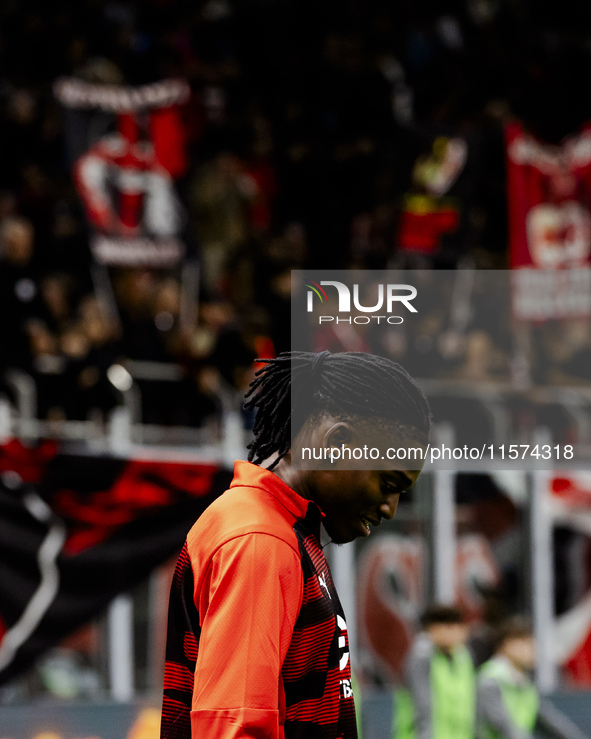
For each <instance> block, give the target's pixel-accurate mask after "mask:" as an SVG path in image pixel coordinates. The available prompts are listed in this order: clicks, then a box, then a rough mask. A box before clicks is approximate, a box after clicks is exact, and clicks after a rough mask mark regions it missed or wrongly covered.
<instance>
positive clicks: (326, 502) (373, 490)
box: [313, 470, 419, 544]
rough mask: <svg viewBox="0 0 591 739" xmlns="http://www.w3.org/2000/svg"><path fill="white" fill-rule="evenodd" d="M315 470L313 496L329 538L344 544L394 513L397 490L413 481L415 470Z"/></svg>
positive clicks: (416, 474) (363, 534)
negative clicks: (322, 514)
mask: <svg viewBox="0 0 591 739" xmlns="http://www.w3.org/2000/svg"><path fill="white" fill-rule="evenodd" d="M315 474H316V485H315V490H314V494H313V499H314V500H315V501H316V502H317V503H318V505H319V506H320V508H321V509H322V512H323V513H324V514H325V519H324V520H323V524H324V528H325V529H326V531H327V533H328V535H329V536H330V537H331V539H332V541H333V542H335V543H336V544H344V543H346V542H349V541H353V540H354V539H356V538H357V537H359V536H369V534H370V532H371V528H372V527H375V526H378V525H379V524H380V521H381V520H382V519H383V518H386V519H391V518H393V517H394V514H395V513H396V508H397V507H398V500H399V498H400V495H401V493H403V492H404V491H405V490H408V488H409V487H411V485H414V483H415V482H416V479H417V477H418V476H419V471H418V470H382V471H379V470H334V471H326V472H324V471H322V472H317V473H315Z"/></svg>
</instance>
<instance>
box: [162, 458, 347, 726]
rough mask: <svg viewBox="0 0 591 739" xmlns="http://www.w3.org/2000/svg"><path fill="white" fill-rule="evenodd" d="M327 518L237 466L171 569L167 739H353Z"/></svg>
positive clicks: (277, 483) (261, 474) (271, 478)
mask: <svg viewBox="0 0 591 739" xmlns="http://www.w3.org/2000/svg"><path fill="white" fill-rule="evenodd" d="M321 515H322V514H321V513H320V510H319V509H318V507H317V506H316V505H315V504H314V503H312V502H310V501H308V500H305V499H304V498H301V497H300V496H299V495H297V494H296V493H295V492H294V491H293V490H291V488H289V487H288V486H287V485H286V484H285V483H284V482H283V481H282V480H280V479H279V478H278V477H277V476H276V475H274V474H273V473H272V472H269V471H268V470H264V469H262V468H261V467H257V466H256V465H253V464H250V463H248V462H237V463H236V468H235V476H234V480H233V481H232V484H231V486H230V489H229V490H228V491H226V493H224V494H223V495H222V496H221V497H220V498H218V499H217V500H216V501H215V502H214V503H213V504H212V505H211V506H210V507H209V508H208V509H207V510H206V511H205V513H204V514H203V515H202V516H201V517H200V518H199V519H198V521H197V523H196V524H195V525H194V526H193V528H192V529H191V531H190V532H189V535H188V536H187V541H186V543H185V546H184V548H183V551H182V553H181V555H180V557H179V561H178V564H177V568H176V571H175V575H174V579H173V583H172V589H171V596H170V604H169V623H168V641H167V652H166V669H165V678H164V700H163V707H162V729H161V737H162V739H190V738H192V739H197V738H199V739H201V738H203V739H205V738H207V739H222V738H223V739H239V738H244V737H260V738H261V739H263V737H264V738H265V739H267V738H268V739H284V738H285V739H296V738H298V739H299V738H300V737H301V738H302V739H304V737H305V739H355V738H356V737H357V730H356V726H355V707H354V702H353V694H352V690H351V670H350V659H349V642H348V637H347V627H346V623H345V618H344V614H343V610H342V607H341V604H340V602H339V599H338V595H337V593H336V590H335V587H334V584H333V582H332V578H331V575H330V571H329V569H328V564H327V562H326V559H325V557H324V554H323V553H322V549H321V547H320V543H319V535H318V534H319V530H320V519H321Z"/></svg>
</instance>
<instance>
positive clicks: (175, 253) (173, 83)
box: [54, 78, 190, 267]
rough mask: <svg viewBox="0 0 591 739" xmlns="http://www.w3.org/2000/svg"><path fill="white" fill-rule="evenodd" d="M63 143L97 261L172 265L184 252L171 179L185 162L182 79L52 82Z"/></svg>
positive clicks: (182, 169) (186, 94)
mask: <svg viewBox="0 0 591 739" xmlns="http://www.w3.org/2000/svg"><path fill="white" fill-rule="evenodd" d="M54 91H55V95H56V97H57V98H58V100H59V101H60V102H61V103H62V105H63V106H64V110H65V121H66V126H65V129H66V148H67V152H68V158H69V160H70V165H71V167H72V174H73V177H74V181H75V183H76V187H77V189H78V193H79V195H80V197H81V199H82V202H83V204H84V209H85V211H86V215H87V218H88V221H89V224H90V227H91V230H92V236H91V242H90V245H91V249H92V253H93V256H94V258H95V259H96V261H98V262H99V263H101V264H107V265H120V266H138V267H171V266H173V265H175V264H177V263H178V262H179V260H180V259H181V258H182V256H183V254H184V245H183V242H182V238H181V232H182V229H183V225H184V215H183V209H182V207H181V204H180V201H179V198H178V197H177V194H176V188H175V180H176V179H177V178H179V177H181V176H182V175H183V174H184V172H185V170H186V167H187V157H186V151H185V149H186V146H185V141H186V138H187V137H186V127H185V124H184V118H183V106H184V105H185V104H186V103H187V101H188V99H189V97H190V88H189V85H188V84H187V83H186V82H184V81H183V80H162V81H161V82H157V83H154V84H151V85H144V86H141V87H127V86H123V85H104V84H95V83H89V82H85V81H83V80H80V79H75V78H65V79H59V80H58V81H57V82H56V83H55V88H54Z"/></svg>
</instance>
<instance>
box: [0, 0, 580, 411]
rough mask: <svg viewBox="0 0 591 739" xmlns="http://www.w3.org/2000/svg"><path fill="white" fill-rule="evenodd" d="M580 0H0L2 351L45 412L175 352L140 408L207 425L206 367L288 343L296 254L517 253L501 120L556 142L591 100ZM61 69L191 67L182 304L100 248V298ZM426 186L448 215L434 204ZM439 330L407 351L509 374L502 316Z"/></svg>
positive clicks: (101, 399)
mask: <svg viewBox="0 0 591 739" xmlns="http://www.w3.org/2000/svg"><path fill="white" fill-rule="evenodd" d="M588 15H589V11H588V10H587V9H586V8H585V7H584V6H581V5H580V4H578V3H575V2H574V1H573V2H567V3H564V4H562V10H561V15H560V16H557V15H556V13H555V12H554V11H553V10H552V9H551V7H550V4H549V3H545V4H542V5H540V4H539V3H536V4H534V3H531V2H527V1H526V0H521V1H520V2H517V3H509V2H505V1H504V0H455V1H454V2H451V1H450V2H447V3H445V6H444V7H443V6H441V5H440V4H439V3H435V2H421V3H419V4H417V3H412V2H403V3H396V4H394V5H393V4H391V3H386V2H380V1H376V2H371V3H361V2H356V1H355V0H354V1H352V2H349V3H346V4H345V5H343V4H342V3H336V2H329V1H327V2H324V3H311V2H285V3H281V4H275V3H271V2H267V1H266V0H252V1H251V2H245V3H238V2H232V0H207V1H205V2H204V1H201V2H186V1H185V0H147V1H146V2H142V3H137V2H132V1H131V0H130V1H127V2H126V1H125V0H83V1H82V2H79V3H77V4H76V6H75V7H72V5H71V4H70V3H69V2H66V1H65V0H61V1H60V0H58V1H57V2H54V3H51V4H50V5H48V4H45V3H41V2H35V1H34V0H26V1H24V2H18V3H17V2H7V3H4V4H3V5H2V8H1V9H0V60H1V65H0V68H1V69H2V73H1V75H0V132H1V138H0V243H1V253H0V305H1V306H2V309H3V311H2V315H3V316H10V320H3V321H2V325H1V327H0V347H1V353H0V363H1V368H2V369H4V370H5V369H7V368H10V367H15V366H16V367H19V368H21V369H24V370H25V371H26V372H28V373H30V374H31V375H33V376H34V378H35V380H36V382H37V385H38V393H39V414H40V416H41V417H50V418H51V417H55V418H60V417H67V418H77V417H80V418H84V417H86V416H87V415H88V413H90V412H91V411H92V409H95V408H98V409H102V411H106V410H108V409H109V408H111V407H112V406H113V405H114V404H115V403H116V402H117V393H116V391H115V390H114V388H113V387H112V385H111V384H110V383H109V382H108V380H107V379H106V370H107V369H108V367H109V366H110V365H111V364H112V363H113V362H115V361H124V360H126V359H136V360H152V361H172V362H177V363H179V364H181V365H182V367H183V368H184V374H185V380H184V382H183V383H182V384H181V385H179V388H182V392H181V391H179V393H178V394H177V397H176V400H175V399H174V398H169V401H170V402H169V403H168V404H166V408H165V407H164V405H163V404H162V403H161V404H160V405H159V407H158V408H155V407H154V408H150V407H146V408H144V416H145V418H146V420H151V421H157V422H161V423H181V424H182V423H201V422H202V420H203V418H204V417H206V416H207V414H208V413H210V412H211V411H212V410H215V407H216V402H217V401H216V400H215V395H216V387H217V386H218V385H219V383H220V382H226V383H229V384H230V385H233V386H235V387H237V388H241V387H244V385H245V383H246V382H247V381H248V378H249V377H250V367H251V364H252V359H253V358H254V357H255V355H256V354H257V353H260V351H261V347H265V348H266V350H267V351H268V350H270V347H271V346H272V348H273V350H274V351H277V352H279V351H281V350H284V349H287V348H288V347H289V332H286V330H285V326H286V325H289V324H288V323H286V321H288V317H289V274H290V270H291V269H294V268H300V269H301V268H327V267H330V268H331V269H337V268H361V269H367V268H375V269H378V268H391V267H436V268H449V269H455V268H456V267H457V266H458V265H460V266H471V267H476V268H501V269H502V268H505V267H507V266H508V250H507V240H508V239H507V217H506V203H505V199H506V194H505V172H504V149H503V125H504V124H505V123H506V122H507V121H508V120H510V119H511V118H513V117H518V118H519V119H521V120H523V121H524V122H525V123H526V125H527V126H528V128H529V129H530V130H531V131H533V132H534V133H536V134H537V135H538V136H540V137H541V138H542V139H543V140H546V141H548V142H551V143H552V142H554V143H555V142H558V141H559V140H560V139H561V138H562V137H563V136H565V135H566V134H569V133H572V132H573V131H576V130H577V129H578V128H579V127H580V125H581V124H582V123H583V122H584V121H585V120H586V119H587V117H588V115H589V103H588V101H587V100H586V98H585V96H584V95H579V94H577V91H578V90H579V89H583V88H584V86H585V85H586V82H587V81H588V80H589V79H590V77H591V53H590V51H589V49H590V46H589V43H588V37H587V36H586V35H585V33H584V31H582V30H581V29H584V28H589V27H590V24H589V18H588ZM575 72H576V74H575ZM72 75H73V76H76V77H79V78H81V79H84V80H87V81H91V82H101V83H107V84H126V85H138V84H147V83H151V82H154V81H158V80H160V79H163V78H169V77H178V78H184V79H186V80H188V82H189V84H190V87H191V93H192V94H191V98H190V101H189V103H188V104H187V105H186V106H185V108H184V112H183V116H184V118H183V130H184V133H185V137H186V147H187V153H188V157H187V163H188V165H187V167H186V171H185V172H184V174H183V176H182V177H181V178H180V180H179V181H178V183H177V184H178V190H179V193H180V196H181V200H182V202H183V204H184V207H185V211H186V213H187V218H186V225H185V229H184V234H183V236H184V241H185V243H186V244H187V260H189V261H190V260H195V259H196V260H198V261H199V264H200V274H201V288H200V301H199V305H198V306H197V307H196V308H195V311H196V314H195V315H194V316H192V317H191V319H190V320H189V321H188V322H187V321H185V322H184V324H183V325H181V323H182V322H181V321H180V312H181V302H182V296H181V280H180V277H179V270H178V269H174V270H147V269H140V268H127V269H124V268H110V269H109V271H108V277H109V279H108V282H109V284H110V285H111V287H112V298H113V299H112V300H111V301H110V302H109V301H108V300H106V299H105V294H104V289H102V290H101V288H100V285H99V284H97V283H100V284H102V286H103V288H104V280H103V281H102V282H101V281H100V280H97V276H96V273H95V270H94V268H93V264H92V258H91V254H90V250H89V245H88V242H89V232H88V226H87V225H86V221H85V216H84V211H83V208H82V205H81V203H80V201H79V198H78V195H77V193H76V189H75V187H74V184H73V180H72V174H71V171H70V167H69V163H68V161H67V157H66V152H65V149H66V146H65V131H64V126H65V124H64V116H63V111H62V110H61V108H60V104H59V103H58V101H57V100H56V99H55V97H54V95H53V88H52V85H53V83H54V81H55V80H56V79H57V78H58V77H62V76H72ZM417 199H418V200H417ZM417 202H420V203H423V204H426V207H427V208H432V209H433V213H434V214H438V215H436V216H435V215H434V218H433V219H432V220H431V221H429V223H428V224H427V225H425V222H422V225H420V226H418V227H417V225H416V223H415V221H414V220H413V213H414V212H415V209H414V208H415V205H416V203H417ZM413 204H414V205H413ZM440 331H441V317H440V316H438V315H437V314H436V312H434V313H433V314H432V315H430V316H428V317H426V319H425V321H424V326H423V331H422V334H421V336H418V337H402V339H401V343H399V345H398V349H397V354H396V356H397V358H398V359H400V360H401V361H403V362H404V361H405V360H407V361H408V364H409V365H413V367H412V371H417V370H418V374H421V371H420V370H421V368H424V367H425V366H426V365H427V364H428V366H429V367H430V368H431V369H430V370H429V371H430V372H432V373H433V374H435V375H436V376H444V377H450V376H451V377H457V378H461V379H475V380H482V379H488V380H491V379H493V380H494V379H501V380H502V379H508V378H509V377H510V376H511V371H512V370H511V357H510V355H509V351H510V350H509V348H508V342H509V340H508V337H507V336H505V337H504V338H500V339H499V338H498V337H496V336H495V335H494V332H493V333H490V332H489V333H486V332H482V331H476V330H475V331H470V330H469V327H468V330H467V331H466V333H465V335H464V336H463V338H462V341H461V342H457V341H456V343H455V344H454V342H453V341H448V342H447V344H446V343H445V342H443V343H442V342H440V341H437V340H436V335H437V334H438V333H440ZM262 341H263V342H267V343H261V342H262ZM538 343H539V345H540V346H542V347H546V346H547V347H552V346H553V341H552V336H550V337H549V338H545V337H542V338H541V339H540V341H539V342H538ZM554 344H556V342H555V341H554ZM570 346H572V347H573V349H572V352H571V354H573V356H564V357H559V356H558V354H557V353H556V352H554V350H553V349H552V348H551V349H549V350H548V351H549V352H550V355H551V358H552V361H550V363H549V366H548V367H547V371H546V369H544V373H545V377H544V378H543V379H546V380H551V381H552V380H554V381H559V380H560V379H561V378H562V379H564V378H565V377H566V378H567V379H572V377H573V376H574V377H575V378H576V376H577V371H578V370H577V367H579V368H580V367H581V366H583V365H584V364H585V361H584V359H585V357H586V356H587V355H588V352H589V351H590V349H589V343H588V338H587V339H586V338H585V337H582V338H581V339H580V341H577V342H574V343H572V342H571V344H570ZM374 349H375V347H374ZM544 351H545V350H544ZM552 352H554V354H553V353H552ZM542 353H543V352H542ZM426 355H428V362H426V361H425V356H426ZM555 359H556V361H555ZM415 365H416V366H415ZM538 366H543V367H544V368H545V367H546V365H545V364H544V363H543V362H542V363H541V364H540V363H538ZM409 368H410V367H409ZM580 374H581V371H579V375H580ZM583 375H584V371H583ZM6 392H10V391H9V389H7V390H6Z"/></svg>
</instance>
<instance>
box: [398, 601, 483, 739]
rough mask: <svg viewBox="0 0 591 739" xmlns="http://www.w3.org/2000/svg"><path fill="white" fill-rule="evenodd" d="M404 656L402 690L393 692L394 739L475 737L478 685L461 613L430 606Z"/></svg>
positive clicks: (460, 738) (466, 630)
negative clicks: (394, 693) (419, 629)
mask: <svg viewBox="0 0 591 739" xmlns="http://www.w3.org/2000/svg"><path fill="white" fill-rule="evenodd" d="M421 628H422V631H421V633H420V634H419V635H418V636H417V637H416V639H415V641H414V644H413V645H412V647H411V650H410V652H409V654H408V657H407V663H406V668H405V682H406V689H405V690H400V691H398V692H397V694H396V703H395V714H394V729H393V733H392V737H393V739H412V737H416V739H432V737H449V738H450V739H451V738H452V737H453V739H473V736H474V719H475V712H476V687H475V676H474V665H473V662H472V657H471V656H470V653H469V652H468V649H467V648H466V640H467V638H468V626H467V624H465V623H464V620H463V618H462V614H461V613H460V611H459V610H458V609H456V608H454V607H452V606H445V605H439V604H433V605H431V606H429V607H428V608H427V609H426V610H425V612H424V613H423V615H422V617H421Z"/></svg>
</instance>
